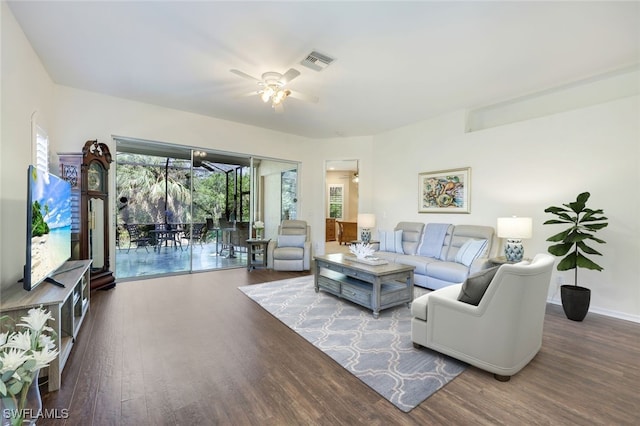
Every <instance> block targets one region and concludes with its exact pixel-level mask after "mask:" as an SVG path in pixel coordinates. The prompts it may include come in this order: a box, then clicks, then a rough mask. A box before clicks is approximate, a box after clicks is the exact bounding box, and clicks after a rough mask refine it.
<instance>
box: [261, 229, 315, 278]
mask: <svg viewBox="0 0 640 426" xmlns="http://www.w3.org/2000/svg"><path fill="white" fill-rule="evenodd" d="M310 234H311V231H310V227H309V226H308V225H307V222H305V221H304V220H283V221H282V223H281V224H280V226H279V227H278V236H277V237H276V239H275V240H271V241H269V245H268V246H267V267H268V268H269V269H274V270H276V271H308V270H309V269H311V241H310Z"/></svg>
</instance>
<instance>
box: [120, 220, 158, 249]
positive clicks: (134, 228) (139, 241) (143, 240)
mask: <svg viewBox="0 0 640 426" xmlns="http://www.w3.org/2000/svg"><path fill="white" fill-rule="evenodd" d="M124 227H125V229H126V230H127V232H128V233H129V247H128V248H127V253H129V250H131V243H136V251H138V248H139V247H144V249H145V250H146V251H147V253H149V249H148V248H147V246H148V245H149V241H151V238H149V237H147V236H146V235H145V234H143V233H142V231H140V227H139V226H138V225H137V224H131V225H124Z"/></svg>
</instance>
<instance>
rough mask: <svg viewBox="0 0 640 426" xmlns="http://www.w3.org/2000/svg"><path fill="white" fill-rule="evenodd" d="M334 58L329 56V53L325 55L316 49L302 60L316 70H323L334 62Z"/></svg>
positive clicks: (303, 63) (308, 66)
mask: <svg viewBox="0 0 640 426" xmlns="http://www.w3.org/2000/svg"><path fill="white" fill-rule="evenodd" d="M333 61H334V59H333V58H330V57H328V56H327V55H323V54H322V53H318V52H316V51H315V50H314V51H313V52H311V53H309V54H308V55H307V57H306V58H304V60H303V61H302V62H300V63H301V64H302V65H304V66H305V67H307V68H311V69H312V70H314V71H322V70H323V69H325V68H326V67H328V66H329V65H331V62H333Z"/></svg>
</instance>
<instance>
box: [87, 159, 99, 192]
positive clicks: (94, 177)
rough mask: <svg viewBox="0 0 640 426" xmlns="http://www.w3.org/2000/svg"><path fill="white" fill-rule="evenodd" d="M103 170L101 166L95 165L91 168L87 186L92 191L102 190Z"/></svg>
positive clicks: (88, 173)
mask: <svg viewBox="0 0 640 426" xmlns="http://www.w3.org/2000/svg"><path fill="white" fill-rule="evenodd" d="M101 169H102V168H101V167H100V165H98V164H96V163H93V164H92V165H91V166H89V171H88V172H87V186H88V189H89V190H90V191H101V190H102V170H101Z"/></svg>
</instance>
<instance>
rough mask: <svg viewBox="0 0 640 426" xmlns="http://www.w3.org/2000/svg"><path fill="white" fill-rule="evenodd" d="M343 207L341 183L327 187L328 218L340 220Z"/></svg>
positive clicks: (342, 186)
mask: <svg viewBox="0 0 640 426" xmlns="http://www.w3.org/2000/svg"><path fill="white" fill-rule="evenodd" d="M343 205H344V185H343V184H341V183H336V184H330V185H329V217H332V218H336V219H342V211H343Z"/></svg>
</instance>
